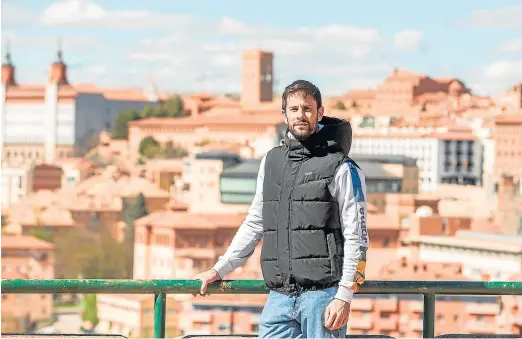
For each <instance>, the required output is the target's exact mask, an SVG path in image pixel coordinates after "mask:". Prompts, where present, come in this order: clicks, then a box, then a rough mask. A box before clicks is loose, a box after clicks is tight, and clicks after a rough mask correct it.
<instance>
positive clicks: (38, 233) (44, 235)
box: [29, 227, 54, 242]
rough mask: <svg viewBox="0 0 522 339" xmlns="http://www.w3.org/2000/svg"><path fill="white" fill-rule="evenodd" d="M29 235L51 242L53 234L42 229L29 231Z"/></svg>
mask: <svg viewBox="0 0 522 339" xmlns="http://www.w3.org/2000/svg"><path fill="white" fill-rule="evenodd" d="M29 235H32V236H33V237H36V238H38V239H40V240H43V241H48V242H53V240H54V239H53V234H52V233H51V232H48V231H46V230H45V229H44V228H43V227H42V228H37V229H34V230H31V231H30V232H29Z"/></svg>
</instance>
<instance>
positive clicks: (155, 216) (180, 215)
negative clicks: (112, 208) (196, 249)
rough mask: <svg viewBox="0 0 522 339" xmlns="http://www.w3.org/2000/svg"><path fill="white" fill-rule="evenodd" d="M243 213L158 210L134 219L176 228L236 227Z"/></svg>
mask: <svg viewBox="0 0 522 339" xmlns="http://www.w3.org/2000/svg"><path fill="white" fill-rule="evenodd" d="M245 217H246V214H245V213H229V214H198V213H191V212H178V211H171V210H165V211H158V212H154V213H151V214H149V215H147V216H145V217H143V218H141V219H138V220H137V221H136V225H137V226H146V225H150V226H153V227H168V228H176V229H219V228H238V227H239V226H240V225H241V223H242V222H243V221H244V220H245Z"/></svg>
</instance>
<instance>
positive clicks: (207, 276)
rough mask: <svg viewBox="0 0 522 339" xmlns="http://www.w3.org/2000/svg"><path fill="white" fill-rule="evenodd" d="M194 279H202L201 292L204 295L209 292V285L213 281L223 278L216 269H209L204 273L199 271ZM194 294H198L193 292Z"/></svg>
mask: <svg viewBox="0 0 522 339" xmlns="http://www.w3.org/2000/svg"><path fill="white" fill-rule="evenodd" d="M192 279H194V280H201V289H200V291H199V293H200V294H201V295H203V296H205V295H206V293H207V286H208V284H210V283H213V282H214V281H218V280H221V277H220V276H219V274H218V272H216V271H215V270H208V271H205V272H202V273H198V274H196V275H195V276H194V278H192ZM193 296H196V294H193Z"/></svg>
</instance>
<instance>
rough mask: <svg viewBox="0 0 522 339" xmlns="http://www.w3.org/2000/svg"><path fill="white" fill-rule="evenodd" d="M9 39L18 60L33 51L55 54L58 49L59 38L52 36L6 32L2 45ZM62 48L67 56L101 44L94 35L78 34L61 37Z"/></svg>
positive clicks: (3, 34)
mask: <svg viewBox="0 0 522 339" xmlns="http://www.w3.org/2000/svg"><path fill="white" fill-rule="evenodd" d="M6 39H9V42H10V47H11V50H12V52H13V54H14V58H15V59H16V54H17V53H27V50H31V51H33V52H34V51H47V52H49V53H50V54H52V53H55V51H56V49H57V47H58V38H57V37H55V36H50V35H35V34H31V35H30V34H22V33H19V32H18V31H16V30H4V31H3V32H2V45H4V44H5V42H6ZM60 41H61V46H62V49H63V50H64V52H65V54H67V53H68V52H73V51H74V52H85V51H91V50H92V48H94V47H100V46H101V45H100V42H99V41H98V40H97V39H96V38H94V37H93V36H92V35H87V34H77V35H66V36H63V37H60Z"/></svg>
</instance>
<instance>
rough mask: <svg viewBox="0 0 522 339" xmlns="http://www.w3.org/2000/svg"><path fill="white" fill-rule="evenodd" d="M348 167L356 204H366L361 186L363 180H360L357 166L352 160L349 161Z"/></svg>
mask: <svg viewBox="0 0 522 339" xmlns="http://www.w3.org/2000/svg"><path fill="white" fill-rule="evenodd" d="M348 167H349V168H350V174H351V176H352V186H353V191H354V195H355V201H356V202H364V193H363V189H362V185H361V178H359V172H357V168H359V166H357V164H356V163H355V162H354V161H353V160H351V161H348Z"/></svg>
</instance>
